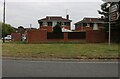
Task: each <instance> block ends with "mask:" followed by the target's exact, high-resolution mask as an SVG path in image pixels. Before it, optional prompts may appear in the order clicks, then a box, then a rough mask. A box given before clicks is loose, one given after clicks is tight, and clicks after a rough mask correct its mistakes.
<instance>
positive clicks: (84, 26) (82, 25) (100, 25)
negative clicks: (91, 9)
mask: <svg viewBox="0 0 120 79" xmlns="http://www.w3.org/2000/svg"><path fill="white" fill-rule="evenodd" d="M104 24H105V22H104V20H103V18H84V19H83V20H81V21H79V22H76V23H75V30H76V31H86V30H100V29H104Z"/></svg>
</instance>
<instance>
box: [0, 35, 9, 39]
mask: <svg viewBox="0 0 120 79" xmlns="http://www.w3.org/2000/svg"><path fill="white" fill-rule="evenodd" d="M2 39H3V38H2ZM5 40H11V35H7V36H6V37H5Z"/></svg>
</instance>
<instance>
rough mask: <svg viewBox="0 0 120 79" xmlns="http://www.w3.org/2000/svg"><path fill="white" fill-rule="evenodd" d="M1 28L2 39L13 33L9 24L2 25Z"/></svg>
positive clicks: (13, 30)
mask: <svg viewBox="0 0 120 79" xmlns="http://www.w3.org/2000/svg"><path fill="white" fill-rule="evenodd" d="M1 27H2V37H3V36H4V37H5V36H7V35H9V34H11V33H12V32H15V29H14V28H13V27H12V26H11V25H10V24H3V25H1V26H0V28H1Z"/></svg>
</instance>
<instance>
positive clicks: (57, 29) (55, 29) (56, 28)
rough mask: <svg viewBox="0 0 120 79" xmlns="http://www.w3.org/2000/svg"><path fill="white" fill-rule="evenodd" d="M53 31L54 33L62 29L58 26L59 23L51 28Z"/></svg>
mask: <svg viewBox="0 0 120 79" xmlns="http://www.w3.org/2000/svg"><path fill="white" fill-rule="evenodd" d="M53 32H55V33H60V32H62V29H61V27H60V24H57V25H56V26H55V27H54V28H53Z"/></svg>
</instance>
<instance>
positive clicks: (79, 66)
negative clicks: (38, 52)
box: [2, 60, 118, 77]
mask: <svg viewBox="0 0 120 79" xmlns="http://www.w3.org/2000/svg"><path fill="white" fill-rule="evenodd" d="M2 67H3V68H2V69H3V70H2V75H3V77H118V62H76V61H74V62H72V61H26V60H3V64H2Z"/></svg>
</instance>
